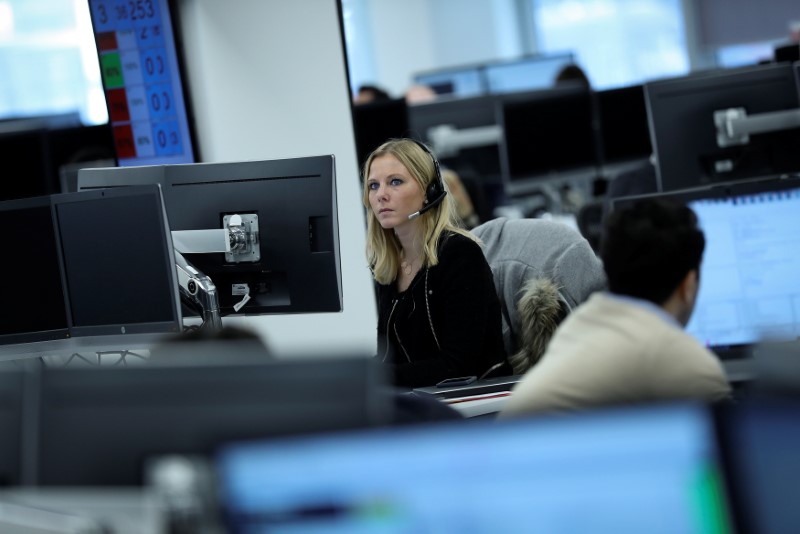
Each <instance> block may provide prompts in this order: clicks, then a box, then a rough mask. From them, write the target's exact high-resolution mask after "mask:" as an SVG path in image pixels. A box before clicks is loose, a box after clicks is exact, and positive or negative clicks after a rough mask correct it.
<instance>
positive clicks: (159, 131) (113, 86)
mask: <svg viewBox="0 0 800 534" xmlns="http://www.w3.org/2000/svg"><path fill="white" fill-rule="evenodd" d="M89 8H90V11H91V17H92V26H93V28H94V38H95V44H96V48H97V53H98V56H99V59H100V70H101V73H102V78H103V88H104V90H105V96H106V105H107V107H108V114H109V120H110V122H111V127H112V130H113V133H114V144H115V151H116V157H117V161H118V164H119V165H121V166H129V165H155V164H164V163H192V162H194V161H198V157H197V154H196V152H197V147H196V146H195V143H194V137H193V134H192V127H193V126H192V121H191V118H190V117H191V115H190V113H191V105H190V102H189V98H188V92H187V90H186V86H185V84H184V83H183V79H184V73H183V71H182V68H183V67H182V65H181V64H180V58H179V55H178V50H179V49H180V32H179V30H180V24H179V21H178V20H177V19H176V16H177V14H178V13H177V11H178V10H177V9H173V2H172V1H171V0H147V1H144V2H142V1H139V2H120V1H117V0H89Z"/></svg>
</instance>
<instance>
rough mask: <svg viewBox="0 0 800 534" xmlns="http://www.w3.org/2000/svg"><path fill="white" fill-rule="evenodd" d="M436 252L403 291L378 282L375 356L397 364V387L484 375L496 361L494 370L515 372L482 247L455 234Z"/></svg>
mask: <svg viewBox="0 0 800 534" xmlns="http://www.w3.org/2000/svg"><path fill="white" fill-rule="evenodd" d="M438 252H439V263H438V265H436V266H434V267H430V268H423V269H420V270H419V272H417V274H416V275H415V276H414V279H413V280H412V281H411V284H410V285H409V287H408V289H407V290H406V291H404V292H402V293H399V292H398V291H397V285H396V284H395V283H394V282H392V283H391V284H387V285H381V284H379V285H378V354H377V357H378V358H379V359H380V360H381V361H384V362H386V363H387V364H389V365H390V366H391V367H392V369H393V374H394V382H395V384H396V385H399V386H405V387H412V388H413V387H423V386H433V385H435V384H436V383H437V382H439V381H441V380H444V379H445V378H453V377H459V376H472V375H475V376H478V377H480V376H481V375H482V374H483V373H485V372H486V371H488V370H489V369H490V368H491V367H492V366H493V365H495V364H497V363H502V364H503V366H502V367H501V368H500V369H498V372H497V373H493V374H494V375H498V376H499V375H502V374H511V372H510V367H508V363H507V360H506V354H505V349H504V345H503V333H502V321H501V317H500V301H499V299H498V298H497V293H496V292H495V288H494V282H493V278H492V271H491V269H490V268H489V264H488V263H487V262H486V258H485V257H484V255H483V251H482V250H481V248H480V246H479V245H478V244H477V243H475V242H474V241H472V240H471V239H469V238H467V237H464V236H462V235H460V234H455V233H450V234H446V235H445V236H442V239H441V241H440V244H439V250H438ZM426 293H427V298H426ZM387 332H388V333H389V335H387ZM437 340H438V343H437ZM505 371H507V372H505Z"/></svg>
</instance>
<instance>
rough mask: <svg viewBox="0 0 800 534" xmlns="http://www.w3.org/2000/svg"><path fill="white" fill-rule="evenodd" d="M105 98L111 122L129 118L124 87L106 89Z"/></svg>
mask: <svg viewBox="0 0 800 534" xmlns="http://www.w3.org/2000/svg"><path fill="white" fill-rule="evenodd" d="M106 100H108V111H109V115H110V116H111V122H120V121H129V120H131V114H130V112H129V111H128V95H127V93H126V92H125V89H110V90H108V91H106Z"/></svg>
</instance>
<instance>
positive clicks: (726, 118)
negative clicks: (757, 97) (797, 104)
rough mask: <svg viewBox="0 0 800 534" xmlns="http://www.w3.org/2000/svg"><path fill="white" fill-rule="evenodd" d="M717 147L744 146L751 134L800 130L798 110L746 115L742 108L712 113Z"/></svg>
mask: <svg viewBox="0 0 800 534" xmlns="http://www.w3.org/2000/svg"><path fill="white" fill-rule="evenodd" d="M714 125H715V126H716V127H717V145H719V147H720V148H725V147H728V146H735V145H746V144H748V143H749V142H750V135H751V134H759V133H766V132H774V131H777V130H788V129H791V128H800V109H789V110H785V111H772V112H769V113H757V114H755V115H748V114H747V110H745V109H744V108H729V109H721V110H718V111H715V112H714Z"/></svg>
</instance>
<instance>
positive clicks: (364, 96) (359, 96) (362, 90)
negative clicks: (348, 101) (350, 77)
mask: <svg viewBox="0 0 800 534" xmlns="http://www.w3.org/2000/svg"><path fill="white" fill-rule="evenodd" d="M391 98H392V97H391V96H389V93H388V92H386V91H385V90H384V89H381V88H380V87H378V86H376V85H366V84H365V85H362V86H361V87H359V88H358V92H357V93H356V96H355V97H354V98H353V103H354V104H368V103H370V102H381V101H383V100H390V99H391Z"/></svg>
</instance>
